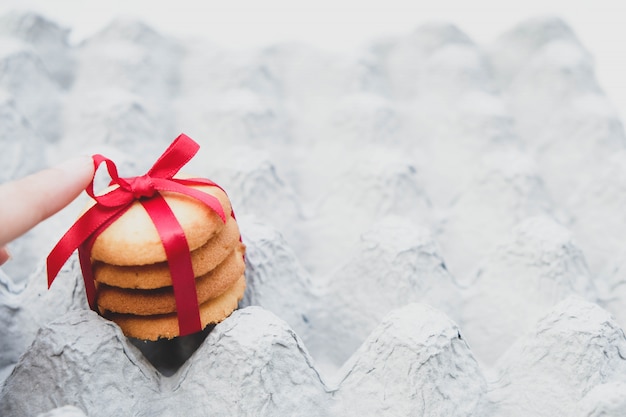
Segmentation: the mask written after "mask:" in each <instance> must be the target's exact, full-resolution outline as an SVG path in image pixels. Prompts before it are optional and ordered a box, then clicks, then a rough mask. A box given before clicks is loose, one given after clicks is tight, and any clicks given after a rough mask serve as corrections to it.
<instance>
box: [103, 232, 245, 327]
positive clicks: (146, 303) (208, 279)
mask: <svg viewBox="0 0 626 417" xmlns="http://www.w3.org/2000/svg"><path fill="white" fill-rule="evenodd" d="M244 248H245V246H244V245H243V243H239V244H238V245H237V247H236V248H235V249H234V250H232V251H231V254H230V255H229V256H228V257H226V259H225V260H224V261H223V262H222V263H220V264H219V265H218V266H217V267H216V268H214V269H213V270H211V271H209V272H208V273H206V274H205V275H203V276H201V277H199V278H197V279H196V292H197V295H198V304H202V303H204V302H205V301H207V300H210V299H214V298H216V297H219V296H220V295H221V294H223V293H224V292H225V291H226V290H228V288H230V287H231V286H232V285H233V284H234V283H235V282H236V281H237V279H239V277H241V275H242V274H243V272H244V269H245V262H244V260H243V254H244ZM97 297H98V298H97V303H98V307H99V308H100V310H101V311H110V312H114V313H128V314H135V315H140V316H145V315H154V314H167V313H174V312H176V299H175V297H174V289H173V287H171V286H169V287H163V288H158V289H155V290H129V289H124V288H117V287H111V286H108V285H105V284H101V285H98V296H97Z"/></svg>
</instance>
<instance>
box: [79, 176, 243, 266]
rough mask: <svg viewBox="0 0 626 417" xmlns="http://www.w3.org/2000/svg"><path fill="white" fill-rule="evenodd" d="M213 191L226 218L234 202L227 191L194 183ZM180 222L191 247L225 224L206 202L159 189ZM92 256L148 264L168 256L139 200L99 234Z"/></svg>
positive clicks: (212, 234)
mask: <svg viewBox="0 0 626 417" xmlns="http://www.w3.org/2000/svg"><path fill="white" fill-rule="evenodd" d="M191 188H195V189H196V190H199V191H202V192H204V193H207V194H211V195H213V196H214V197H216V198H217V199H218V200H219V202H220V203H221V205H222V207H223V209H224V214H225V216H226V219H228V218H229V217H230V215H231V205H230V201H229V199H228V196H226V193H224V191H222V190H221V189H220V188H219V187H215V186H207V185H202V186H191ZM160 193H161V195H162V196H163V197H164V198H165V201H166V202H167V203H168V205H169V206H170V209H171V210H172V212H173V213H174V215H175V216H176V219H177V220H178V222H179V223H180V225H181V227H182V229H183V232H184V233H185V237H186V238H187V243H188V245H189V250H190V251H193V250H195V249H198V248H199V247H200V246H202V245H204V244H205V243H206V242H207V241H208V240H209V239H211V238H212V237H213V236H215V235H216V234H217V233H219V232H220V230H222V228H223V227H224V222H223V221H222V219H221V218H220V217H219V216H218V215H217V213H215V212H214V211H213V210H211V209H210V208H209V207H207V206H206V205H204V203H202V202H200V201H198V200H196V199H195V198H193V197H189V196H186V195H183V194H179V193H174V192H168V191H160ZM91 257H92V259H93V260H96V261H102V262H105V263H108V264H111V265H122V266H129V265H147V264H154V263H157V262H164V261H166V260H167V256H166V255H165V250H164V249H163V244H162V243H161V238H160V237H159V233H158V232H157V229H156V227H155V226H154V223H152V219H151V218H150V216H149V215H148V213H147V212H146V210H145V209H144V208H143V206H142V205H141V203H140V202H139V201H135V202H134V203H133V204H132V205H131V206H130V208H129V209H128V210H127V211H126V212H125V213H124V214H123V215H122V216H120V217H119V218H118V219H117V220H116V221H115V222H113V223H112V224H111V225H110V226H109V227H108V228H106V229H105V230H104V231H103V232H102V233H100V235H99V236H98V237H97V238H96V240H95V242H94V244H93V247H92V249H91Z"/></svg>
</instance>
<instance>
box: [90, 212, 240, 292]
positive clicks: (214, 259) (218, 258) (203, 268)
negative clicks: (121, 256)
mask: <svg viewBox="0 0 626 417" xmlns="http://www.w3.org/2000/svg"><path fill="white" fill-rule="evenodd" d="M239 236H240V235H239V227H238V226H237V222H236V221H235V219H234V218H232V217H229V218H228V219H227V221H226V225H225V226H224V228H223V229H222V230H221V231H220V232H219V233H218V234H217V235H216V236H214V237H213V238H211V239H209V241H208V242H206V243H205V244H204V245H202V246H201V247H199V248H198V249H196V250H194V251H192V252H191V263H192V265H193V273H194V276H196V277H199V276H202V275H204V274H206V273H207V272H209V271H211V270H212V269H214V268H215V267H216V266H217V265H218V264H220V263H221V262H222V261H223V260H224V259H226V257H227V256H228V255H229V254H230V253H231V252H232V251H233V249H234V248H235V246H236V245H237V244H238V243H239ZM93 272H94V278H95V280H96V281H97V282H99V283H103V284H107V285H111V286H113V287H119V288H135V289H144V290H147V289H155V288H161V287H167V286H171V285H172V276H171V274H170V269H169V266H168V264H167V262H159V263H156V264H151V265H142V266H118V265H110V264H106V263H104V262H94V264H93Z"/></svg>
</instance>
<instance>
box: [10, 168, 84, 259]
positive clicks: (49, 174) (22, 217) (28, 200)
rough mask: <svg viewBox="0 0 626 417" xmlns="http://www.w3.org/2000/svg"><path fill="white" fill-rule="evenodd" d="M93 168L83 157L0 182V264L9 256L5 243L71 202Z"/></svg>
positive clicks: (82, 188) (81, 189) (82, 187)
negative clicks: (20, 177) (19, 177)
mask: <svg viewBox="0 0 626 417" xmlns="http://www.w3.org/2000/svg"><path fill="white" fill-rule="evenodd" d="M93 171H94V165H93V160H92V159H91V158H90V157H88V156H83V157H79V158H75V159H71V160H69V161H67V162H64V163H62V164H60V165H57V166H54V167H52V168H48V169H45V170H43V171H39V172H37V173H35V174H32V175H29V176H27V177H24V178H22V179H20V180H16V181H10V182H7V183H4V184H1V185H0V265H2V264H3V263H5V262H6V261H7V260H8V259H9V258H10V256H9V252H8V251H7V249H6V244H7V243H9V242H10V241H12V240H13V239H15V238H17V237H19V236H20V235H22V234H24V233H25V232H27V231H28V230H29V229H31V228H32V227H34V226H35V225H37V224H38V223H39V222H41V221H43V220H45V219H47V218H48V217H50V216H52V215H53V214H55V213H56V212H58V211H59V210H61V209H62V208H64V207H65V206H67V205H68V204H69V203H71V202H72V200H74V199H75V198H76V197H78V195H79V194H80V193H81V191H83V190H84V189H85V187H87V185H88V184H89V182H90V181H91V179H92V178H93Z"/></svg>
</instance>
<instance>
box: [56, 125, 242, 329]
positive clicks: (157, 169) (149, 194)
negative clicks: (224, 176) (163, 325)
mask: <svg viewBox="0 0 626 417" xmlns="http://www.w3.org/2000/svg"><path fill="white" fill-rule="evenodd" d="M199 148H200V146H199V145H198V144H197V143H196V142H194V141H193V140H192V139H191V138H189V137H188V136H186V135H185V134H181V135H179V136H178V137H177V138H176V139H175V140H174V141H173V142H172V144H171V145H170V146H169V147H168V148H167V149H166V150H165V152H164V153H163V154H162V155H161V157H160V158H159V159H158V160H157V161H156V162H155V163H154V165H153V166H152V168H150V170H149V171H148V173H146V174H145V175H141V176H137V177H130V178H120V177H119V175H118V172H117V167H116V166H115V163H114V162H113V161H112V160H110V159H108V158H106V157H104V156H102V155H94V156H93V157H92V158H93V162H94V167H95V169H94V177H95V171H97V170H98V167H99V166H100V164H102V163H105V164H106V167H107V171H108V172H109V176H110V177H111V185H113V186H114V187H113V189H111V190H110V191H109V192H107V193H106V194H102V195H98V196H97V195H95V193H94V190H93V182H94V179H93V178H92V180H91V182H90V183H89V185H88V186H87V188H86V189H85V191H86V192H87V194H88V195H89V196H90V197H91V198H93V199H94V200H95V205H94V206H93V207H91V208H90V209H89V210H87V211H86V212H85V213H84V214H83V215H82V216H81V217H80V218H79V219H78V221H77V222H76V223H74V225H73V226H72V227H71V228H70V229H69V230H68V231H67V232H66V233H65V235H63V237H62V238H61V240H60V241H59V242H58V243H57V244H56V246H55V247H54V248H53V249H52V251H51V252H50V254H49V255H48V258H47V270H48V287H50V286H51V285H52V282H53V281H54V279H55V278H56V276H57V275H58V273H59V271H60V270H61V268H62V267H63V265H64V264H65V262H66V261H67V260H68V259H69V257H70V256H71V255H72V253H74V251H75V250H76V249H79V255H80V264H81V269H82V272H83V279H84V281H85V288H86V293H87V300H88V302H89V306H90V307H91V308H92V309H94V310H97V303H96V301H97V300H96V298H97V289H96V285H95V282H94V277H93V271H92V267H91V259H90V253H91V246H92V245H93V243H94V242H95V240H96V238H97V237H98V236H99V235H100V233H102V232H103V231H104V230H105V229H106V228H107V227H108V226H109V225H110V224H111V223H113V222H114V221H115V220H116V219H118V218H119V217H120V216H122V215H123V214H124V213H125V212H126V211H127V210H128V209H129V208H130V207H131V205H132V204H133V203H134V202H135V201H140V202H141V204H142V205H143V206H144V208H145V209H146V211H147V212H148V215H149V216H150V218H151V219H152V222H153V223H154V225H155V227H156V228H157V231H158V232H159V235H160V236H161V238H162V242H163V244H164V246H165V248H166V255H167V261H168V265H169V267H170V273H171V275H172V284H173V286H174V293H175V298H176V311H177V312H178V327H179V333H180V335H181V336H183V335H186V334H190V333H195V332H198V331H200V330H202V326H201V322H200V311H199V307H198V300H197V298H196V293H195V277H194V274H193V269H192V268H191V255H190V253H189V246H188V244H187V240H186V238H185V235H184V233H183V231H182V229H181V228H180V225H178V222H177V221H176V218H175V217H174V215H173V213H172V212H171V210H170V209H169V206H168V205H167V202H166V201H165V199H163V198H162V197H161V196H160V195H159V193H158V191H169V192H176V193H180V194H184V195H188V196H190V197H192V198H194V199H196V200H198V201H200V202H201V203H202V204H205V205H206V206H207V207H209V208H210V209H211V210H213V211H214V212H215V213H217V214H218V215H219V216H220V218H221V219H222V221H224V222H226V218H225V215H224V208H223V207H222V205H221V204H220V202H219V200H218V199H217V198H216V197H214V196H212V195H210V194H207V193H203V192H201V191H199V190H197V189H194V188H190V187H189V186H193V185H210V186H217V187H219V186H218V185H217V184H215V183H214V182H212V181H209V180H206V179H202V178H191V179H186V180H183V179H176V178H174V175H175V174H176V173H177V172H178V171H179V170H180V168H182V167H183V166H184V165H185V164H186V163H187V162H189V160H190V159H191V158H193V156H194V155H195V154H196V153H197V152H198V150H199ZM220 188H221V187H220ZM231 215H233V214H232V211H231ZM233 216H234V215H233ZM177 225H178V226H177ZM172 230H176V232H175V233H174V234H172V233H171V232H172ZM166 237H167V238H166Z"/></svg>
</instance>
